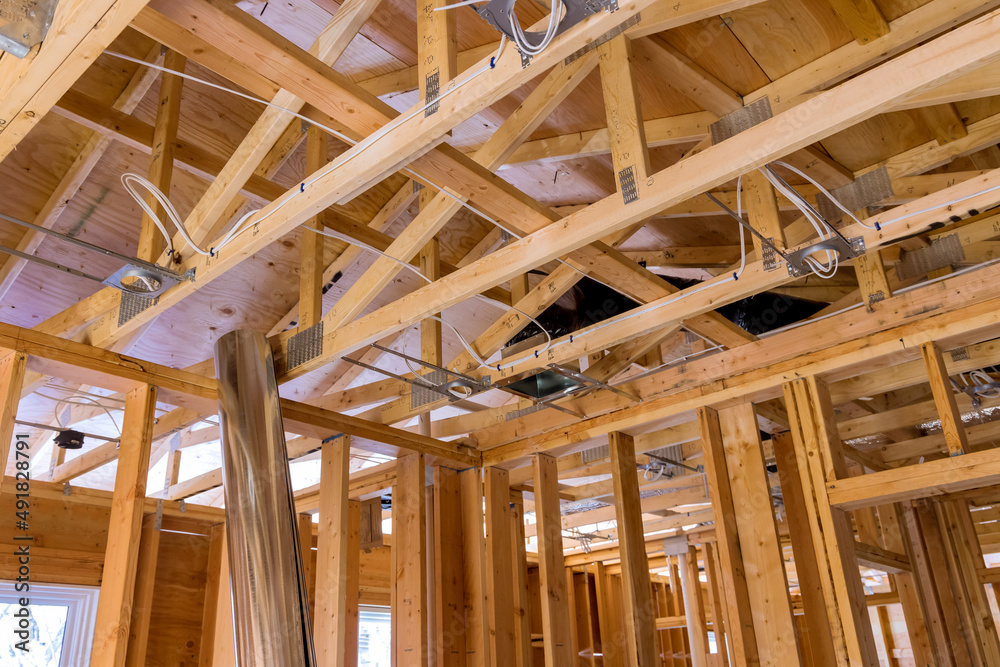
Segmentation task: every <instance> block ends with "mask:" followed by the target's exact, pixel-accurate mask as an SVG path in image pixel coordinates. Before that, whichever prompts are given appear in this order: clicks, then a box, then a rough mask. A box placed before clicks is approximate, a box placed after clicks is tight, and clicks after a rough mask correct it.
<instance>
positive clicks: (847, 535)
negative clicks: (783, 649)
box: [784, 376, 878, 666]
mask: <svg viewBox="0 0 1000 667" xmlns="http://www.w3.org/2000/svg"><path fill="white" fill-rule="evenodd" d="M784 394H785V407H786V408H787V410H788V417H789V421H790V423H791V427H792V437H793V440H794V444H795V446H794V448H793V449H794V455H795V457H796V464H797V467H798V471H799V480H800V483H801V485H802V497H803V498H804V499H805V501H806V503H807V510H808V516H809V523H808V525H809V527H810V533H809V534H810V535H811V537H812V541H813V551H814V553H815V554H816V559H817V571H818V572H819V578H820V582H821V584H822V588H823V596H824V599H825V600H826V607H827V612H828V622H829V626H830V631H831V634H832V637H833V646H834V651H835V652H836V655H837V660H838V662H845V661H850V663H851V664H858V665H872V666H876V665H878V653H877V650H876V647H875V636H874V634H873V632H872V625H871V620H870V619H869V617H868V605H867V602H866V601H865V593H864V589H863V588H862V585H861V576H860V573H859V571H858V562H857V555H856V554H855V550H854V543H855V540H854V530H853V528H852V527H851V520H850V517H849V516H848V515H847V513H846V512H845V511H843V510H841V509H839V508H834V507H831V506H830V501H829V496H828V495H827V484H828V483H830V482H834V481H836V480H838V479H844V478H846V477H847V463H846V459H845V458H844V452H843V445H842V443H841V441H840V436H839V434H838V432H837V424H836V422H835V421H834V414H833V404H832V402H831V400H830V392H829V390H828V389H827V387H826V384H825V383H824V382H823V381H822V380H820V379H819V378H817V377H814V376H813V377H809V378H805V379H799V380H794V381H792V382H789V383H786V384H785V385H784ZM810 643H811V644H812V643H815V642H813V641H812V638H810Z"/></svg>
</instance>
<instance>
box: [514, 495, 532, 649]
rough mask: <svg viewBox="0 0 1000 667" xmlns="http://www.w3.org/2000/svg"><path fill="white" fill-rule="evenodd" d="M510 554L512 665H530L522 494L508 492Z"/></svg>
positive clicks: (526, 561)
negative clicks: (511, 569)
mask: <svg viewBox="0 0 1000 667" xmlns="http://www.w3.org/2000/svg"><path fill="white" fill-rule="evenodd" d="M510 525H511V531H510V535H511V550H512V561H513V563H514V647H515V653H514V665H515V667H530V665H531V652H532V651H531V617H530V615H529V609H528V555H527V552H526V551H525V544H524V539H525V538H524V493H523V492H521V491H513V490H512V491H511V503H510Z"/></svg>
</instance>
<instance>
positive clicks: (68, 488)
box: [63, 482, 73, 496]
mask: <svg viewBox="0 0 1000 667" xmlns="http://www.w3.org/2000/svg"><path fill="white" fill-rule="evenodd" d="M63 495H64V496H71V495H73V487H72V486H70V484H69V482H64V483H63Z"/></svg>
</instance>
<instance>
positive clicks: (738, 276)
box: [733, 271, 740, 282]
mask: <svg viewBox="0 0 1000 667" xmlns="http://www.w3.org/2000/svg"><path fill="white" fill-rule="evenodd" d="M739 279H740V274H738V273H736V272H735V271H733V282H736V281H737V280H739Z"/></svg>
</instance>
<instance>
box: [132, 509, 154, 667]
mask: <svg viewBox="0 0 1000 667" xmlns="http://www.w3.org/2000/svg"><path fill="white" fill-rule="evenodd" d="M157 520H158V519H157V516H156V514H147V515H146V516H145V517H144V518H143V520H142V529H141V531H140V534H139V555H138V557H137V559H136V560H137V563H136V580H135V594H134V595H133V601H132V622H131V625H130V626H129V638H128V650H127V652H126V657H125V664H126V665H128V666H133V665H134V666H136V667H139V666H141V665H145V664H146V651H147V647H148V645H149V630H150V621H151V619H152V615H153V607H154V605H155V602H154V597H153V594H154V591H155V586H156V565H157V561H158V559H159V550H160V527H159V526H157V525H156V524H157Z"/></svg>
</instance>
